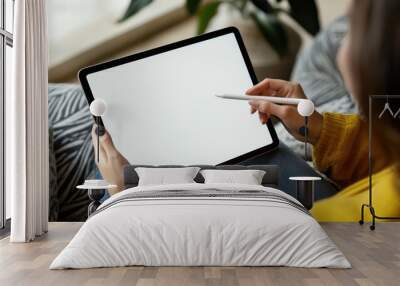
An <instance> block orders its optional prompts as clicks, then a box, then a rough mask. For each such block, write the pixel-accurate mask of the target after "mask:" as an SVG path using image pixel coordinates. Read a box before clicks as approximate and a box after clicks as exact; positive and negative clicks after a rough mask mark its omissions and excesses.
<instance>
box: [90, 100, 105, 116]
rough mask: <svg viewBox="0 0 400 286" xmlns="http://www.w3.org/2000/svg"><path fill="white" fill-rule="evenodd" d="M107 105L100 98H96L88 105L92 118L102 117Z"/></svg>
mask: <svg viewBox="0 0 400 286" xmlns="http://www.w3.org/2000/svg"><path fill="white" fill-rule="evenodd" d="M106 109H107V105H106V102H105V101H104V100H102V99H101V98H96V99H95V100H93V101H92V103H91V104H90V113H91V114H92V115H94V116H103V115H104V113H106Z"/></svg>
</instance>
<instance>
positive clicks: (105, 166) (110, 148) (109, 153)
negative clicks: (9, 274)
mask: <svg viewBox="0 0 400 286" xmlns="http://www.w3.org/2000/svg"><path fill="white" fill-rule="evenodd" d="M96 128H97V127H96V125H94V126H93V129H92V142H93V147H94V151H95V159H96V165H97V167H98V168H99V170H100V173H101V175H102V177H103V178H104V180H106V181H107V182H109V183H111V184H114V185H117V188H113V189H109V192H110V193H111V194H114V193H117V192H120V191H122V190H123V187H124V176H123V173H124V166H125V165H128V164H129V162H128V160H127V159H126V158H125V157H124V156H122V154H121V153H120V152H119V151H118V150H117V149H116V148H115V146H114V143H113V141H112V138H111V136H110V134H109V133H108V132H107V131H105V133H104V135H102V136H100V140H99V151H100V152H99V155H100V161H99V162H97V135H96Z"/></svg>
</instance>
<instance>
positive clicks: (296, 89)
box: [246, 78, 323, 144]
mask: <svg viewBox="0 0 400 286" xmlns="http://www.w3.org/2000/svg"><path fill="white" fill-rule="evenodd" d="M246 94H247V95H252V96H254V100H252V101H250V102H249V104H250V106H251V113H252V114H253V113H255V112H258V115H259V118H260V122H261V123H262V124H265V123H267V121H268V119H269V118H270V117H271V116H274V117H277V118H278V119H279V120H280V121H281V122H282V123H283V125H284V126H285V128H286V130H288V132H289V133H290V134H292V136H293V137H295V138H296V139H297V140H300V141H304V132H302V130H304V117H302V116H301V115H300V114H299V113H298V111H297V106H295V105H278V104H275V103H272V102H268V101H261V100H257V95H264V96H278V97H290V98H299V99H306V96H305V94H304V91H303V88H302V87H301V85H300V84H298V83H293V82H288V81H284V80H279V79H269V78H267V79H264V80H263V81H261V82H260V83H258V84H257V85H255V86H253V87H252V88H250V89H249V90H247V92H246ZM322 120H323V118H322V115H321V114H320V113H318V112H317V111H315V112H314V113H313V114H312V115H311V116H310V117H309V124H308V137H309V142H310V143H311V144H315V143H316V142H317V141H318V139H319V136H320V133H321V129H322Z"/></svg>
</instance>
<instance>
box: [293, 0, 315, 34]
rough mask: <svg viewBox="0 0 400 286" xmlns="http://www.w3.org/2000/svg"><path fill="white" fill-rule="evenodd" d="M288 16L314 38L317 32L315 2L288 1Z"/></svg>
mask: <svg viewBox="0 0 400 286" xmlns="http://www.w3.org/2000/svg"><path fill="white" fill-rule="evenodd" d="M288 2H289V4H290V15H291V16H292V18H293V19H295V20H296V22H297V23H299V24H300V26H302V27H303V28H304V30H306V31H307V32H309V33H310V34H311V35H313V36H315V35H316V34H317V33H318V32H319V30H320V26H319V16H318V7H317V4H316V3H315V0H288Z"/></svg>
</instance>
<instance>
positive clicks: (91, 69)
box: [78, 27, 279, 165]
mask: <svg viewBox="0 0 400 286" xmlns="http://www.w3.org/2000/svg"><path fill="white" fill-rule="evenodd" d="M231 33H232V34H234V36H235V39H236V41H237V43H238V46H239V48H240V52H241V54H242V56H243V59H244V62H245V64H246V67H247V71H248V72H249V75H250V78H251V80H252V82H253V84H257V83H258V80H257V77H256V74H255V72H254V69H253V66H252V64H251V61H250V58H249V55H248V53H247V50H246V47H245V45H244V42H243V39H242V36H241V35H240V32H239V30H238V29H237V28H235V27H228V28H224V29H221V30H217V31H213V32H210V33H206V34H202V35H200V36H196V37H193V38H189V39H185V40H182V41H178V42H175V43H172V44H168V45H165V46H161V47H158V48H154V49H151V50H147V51H144V52H140V53H136V54H133V55H129V56H126V57H122V58H119V59H115V60H111V61H108V62H103V63H100V64H96V65H92V66H88V67H86V68H83V69H81V70H80V71H79V73H78V78H79V81H80V83H81V85H82V88H83V91H84V93H85V96H86V99H87V101H88V104H90V103H91V102H92V101H93V100H94V97H93V94H92V91H91V89H90V86H89V83H88V80H87V76H88V75H89V74H91V73H95V72H99V71H103V70H106V69H110V68H113V67H116V66H119V65H123V64H126V63H130V62H134V61H137V60H141V59H144V58H147V57H151V56H154V55H157V54H161V53H165V52H168V51H171V50H174V49H178V48H182V47H185V46H189V45H193V44H196V43H199V42H203V41H207V40H209V39H213V38H217V37H220V36H224V35H227V34H231ZM100 123H101V124H102V125H104V124H103V122H102V120H101V119H100ZM266 126H267V128H268V131H269V133H270V135H271V139H272V143H271V144H269V145H265V146H263V147H261V148H258V149H255V150H252V151H250V152H247V153H245V154H242V155H240V156H238V157H235V158H232V159H229V160H228V161H225V162H222V163H220V164H219V165H222V164H237V163H240V162H243V161H244V160H248V159H250V158H252V157H255V156H258V155H260V154H263V153H266V152H269V151H271V150H273V149H275V148H276V147H277V146H278V145H279V139H278V136H277V134H276V131H275V128H274V126H273V124H272V121H271V119H269V120H268V122H267V124H266Z"/></svg>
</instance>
